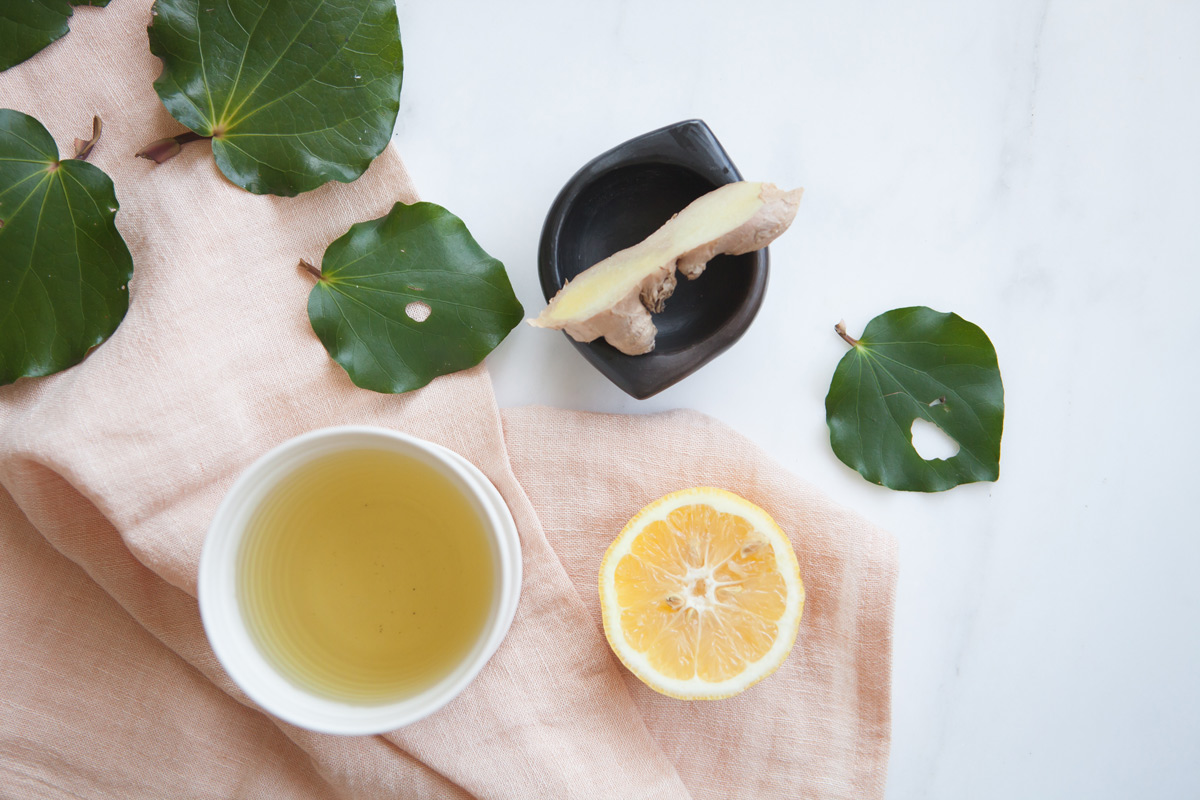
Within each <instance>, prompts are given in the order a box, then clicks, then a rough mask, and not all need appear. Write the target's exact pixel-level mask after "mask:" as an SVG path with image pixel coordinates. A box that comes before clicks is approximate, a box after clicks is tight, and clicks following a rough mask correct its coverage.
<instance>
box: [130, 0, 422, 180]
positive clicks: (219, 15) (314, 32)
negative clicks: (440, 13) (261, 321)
mask: <svg viewBox="0 0 1200 800" xmlns="http://www.w3.org/2000/svg"><path fill="white" fill-rule="evenodd" d="M153 14H154V20H153V22H152V24H151V25H150V51H151V52H152V53H154V55H156V56H158V57H159V58H161V59H162V62H163V71H162V75H161V76H159V78H158V80H157V81H155V82H154V88H155V89H156V90H157V91H158V96H159V97H160V98H161V99H162V102H163V105H165V106H166V107H167V110H168V111H170V112H171V115H172V116H174V117H175V119H177V120H179V121H180V122H182V123H183V124H184V125H186V126H187V127H189V128H191V129H192V130H193V131H195V132H196V133H198V134H200V135H201V136H211V137H212V140H213V141H212V148H213V155H214V156H216V159H217V166H219V167H220V168H221V171H222V172H223V173H225V176H226V177H228V178H229V180H231V181H233V182H234V183H236V184H237V185H238V186H241V187H242V188H243V189H248V190H249V191H251V192H254V193H255V194H278V195H285V196H289V197H290V196H292V195H295V194H298V193H300V192H306V191H308V190H310V189H315V188H317V187H318V186H320V185H321V184H323V183H325V182H327V181H330V180H337V181H342V182H347V183H348V182H350V181H352V180H354V179H355V178H357V177H358V176H360V175H362V174H363V172H364V171H366V169H367V167H368V166H370V164H371V161H373V160H374V159H375V157H376V156H378V155H379V154H380V153H382V152H383V149H384V147H386V146H387V143H388V140H389V139H390V138H391V135H392V129H393V128H394V127H395V124H396V114H397V112H398V111H399V109H400V80H401V76H402V74H403V72H404V64H403V54H402V52H401V49H400V26H399V22H398V21H397V17H396V4H395V0H305V1H304V2H300V0H157V2H155V4H154V11H153Z"/></svg>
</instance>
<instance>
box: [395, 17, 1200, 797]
mask: <svg viewBox="0 0 1200 800" xmlns="http://www.w3.org/2000/svg"><path fill="white" fill-rule="evenodd" d="M735 6H736V7H737V8H738V10H736V11H735V10H734V8H735ZM400 19H401V27H402V32H403V38H404V44H405V54H406V62H407V69H406V74H405V88H404V97H403V102H402V107H403V110H402V111H401V117H400V122H399V126H398V130H397V136H396V140H397V143H398V145H399V147H400V150H401V153H402V154H403V156H404V158H405V159H406V161H407V163H408V166H409V169H410V170H411V172H412V174H413V176H414V178H415V180H416V182H417V185H418V187H419V189H420V191H421V193H422V194H423V196H424V197H425V198H426V199H429V200H434V201H436V202H438V203H441V204H443V205H446V206H448V207H450V208H451V209H453V210H454V211H455V212H456V213H458V214H459V215H461V216H462V217H463V218H464V219H465V220H466V222H467V224H468V225H469V226H470V227H471V229H472V231H473V232H474V234H475V235H476V237H477V238H478V239H479V241H480V242H481V243H482V244H483V245H484V246H485V247H486V248H487V249H488V250H489V251H491V252H492V253H493V254H495V255H496V256H498V257H499V258H501V259H502V260H503V261H504V262H505V263H506V264H507V265H508V269H509V273H510V275H511V276H512V279H513V283H514V285H515V286H516V289H517V293H518V295H519V296H520V298H521V300H522V302H523V303H524V304H525V306H526V309H527V310H531V311H532V310H536V309H537V308H538V307H539V306H540V303H541V300H542V298H541V294H540V292H539V290H538V285H537V281H536V275H535V269H536V260H535V259H536V248H537V243H538V237H539V234H540V231H541V225H542V220H543V217H544V215H545V213H546V210H547V209H548V207H549V205H550V203H551V201H552V200H553V198H554V196H555V194H556V193H557V191H558V189H559V188H560V186H561V185H562V184H563V182H564V181H565V180H566V179H567V178H569V177H570V176H571V174H572V173H573V172H574V171H575V170H576V169H577V168H578V167H580V166H581V165H582V164H583V163H584V162H586V161H587V160H588V159H590V158H591V157H592V156H594V155H596V154H598V153H600V152H601V151H603V150H605V149H607V148H609V147H611V146H613V145H615V144H618V143H619V142H622V141H624V140H625V139H627V138H630V137H632V136H635V135H637V134H639V133H643V132H645V131H647V130H650V129H653V128H656V127H659V126H661V125H664V124H668V123H671V122H675V121H678V120H681V119H686V118H690V117H700V118H703V119H704V120H706V121H707V122H708V123H709V124H710V125H711V126H712V128H713V130H714V131H715V132H716V134H717V136H718V137H719V138H720V139H721V141H722V142H723V143H724V145H725V147H726V149H727V150H728V151H729V152H730V154H731V155H732V156H733V158H734V160H735V161H736V162H737V164H738V165H739V167H740V168H741V170H742V172H743V173H744V174H745V175H746V176H747V177H748V178H751V179H763V180H772V181H774V182H776V183H779V184H781V185H785V186H795V185H803V186H805V187H806V188H807V193H806V195H805V198H804V202H803V204H802V208H801V212H800V215H799V217H798V218H797V222H796V224H795V226H794V228H793V229H792V230H791V231H790V232H789V233H788V234H787V235H785V236H784V238H782V239H781V240H780V241H779V242H777V243H776V244H775V245H772V269H773V272H772V276H771V286H770V291H769V294H768V297H767V300H766V303H765V304H764V306H763V308H762V311H761V313H760V314H759V316H758V319H757V321H756V322H755V324H754V326H753V328H752V329H751V331H750V332H749V333H748V334H747V335H746V337H745V338H743V339H742V340H741V342H740V343H739V344H738V345H736V346H735V347H734V348H733V349H732V350H730V351H729V352H727V353H726V354H725V355H724V356H722V357H721V358H719V359H717V360H716V361H715V362H713V363H712V364H710V365H709V366H707V367H706V368H705V369H703V370H702V371H701V372H699V373H697V374H696V375H694V376H692V377H691V378H689V379H687V380H685V381H684V382H683V383H681V384H679V385H677V386H675V387H674V388H672V389H670V390H668V391H666V392H664V393H663V394H661V395H659V396H657V397H654V398H652V399H650V400H648V401H643V402H637V401H634V400H632V399H630V398H628V397H626V396H625V395H624V394H622V393H621V392H619V391H618V390H617V389H615V388H614V387H613V386H611V385H610V384H609V383H608V382H607V381H606V380H605V379H604V378H603V377H601V376H600V375H599V373H597V372H595V371H594V370H593V369H592V368H591V367H590V366H588V365H587V364H586V363H585V362H584V361H583V360H582V359H581V358H580V357H579V356H578V355H577V354H576V353H575V352H574V351H573V349H572V348H571V347H570V346H569V345H568V343H567V342H566V341H565V340H564V339H563V338H562V337H561V336H560V335H558V334H552V333H549V332H545V331H536V330H533V329H529V328H526V327H521V328H519V329H518V330H517V331H516V332H515V334H514V335H513V336H512V337H510V339H509V340H508V341H507V342H506V343H505V344H504V345H503V346H502V347H501V348H500V350H499V351H497V352H496V353H495V354H494V355H493V356H492V357H491V359H490V361H489V363H490V366H491V371H492V374H493V376H494V379H495V383H496V389H497V393H498V396H499V399H500V402H501V404H502V405H520V404H525V403H545V404H551V405H557V406H564V407H570V408H584V409H593V410H602V411H616V412H633V413H640V412H648V411H656V410H660V409H667V408H673V407H677V406H690V407H692V408H697V409H700V410H702V411H705V412H707V413H709V414H712V415H713V416H716V417H718V418H720V419H722V420H724V421H725V422H727V423H728V424H730V425H732V426H733V427H735V428H737V429H738V430H740V431H742V432H743V433H745V434H746V435H748V436H750V437H751V438H753V439H754V440H756V441H757V442H759V443H760V444H761V445H762V446H763V447H765V448H766V449H767V450H769V451H770V452H771V453H772V454H774V456H775V457H777V458H778V459H779V461H781V462H782V463H783V464H785V465H786V466H787V467H788V468H790V469H792V470H793V471H795V472H796V473H797V474H799V475H801V476H803V477H804V478H806V479H807V480H809V481H811V482H812V483H814V484H816V485H818V486H820V487H821V488H823V489H824V490H825V491H827V492H828V493H829V494H830V495H832V496H833V497H835V498H837V499H838V500H840V501H841V502H843V503H845V504H848V505H850V506H852V507H854V508H856V509H858V510H860V511H861V512H862V513H863V514H865V515H867V516H869V517H870V518H872V519H874V520H875V521H877V522H878V523H879V524H881V525H883V526H885V527H887V528H889V529H890V530H892V531H894V532H895V534H896V536H897V537H898V539H899V541H900V553H901V578H900V586H899V595H898V605H897V612H896V628H895V661H894V722H893V748H892V760H891V769H890V774H889V782H888V786H889V789H888V796H889V798H955V799H958V798H998V799H999V798H1006V799H1007V798H1014V797H1019V798H1089V800H1102V799H1103V798H1130V797H1139V798H1182V797H1191V796H1196V792H1197V791H1200V789H1198V788H1197V787H1200V619H1198V617H1200V613H1198V612H1200V579H1198V577H1197V568H1198V567H1200V525H1197V523H1196V521H1195V515H1194V513H1193V512H1192V507H1193V498H1195V496H1196V494H1197V489H1196V477H1197V469H1196V462H1197V453H1198V451H1200V434H1198V430H1200V424H1198V422H1197V413H1196V411H1195V410H1194V408H1195V402H1196V398H1197V394H1198V391H1197V390H1200V380H1198V379H1197V372H1196V370H1197V367H1198V366H1200V359H1198V358H1197V356H1196V353H1195V349H1194V348H1195V345H1196V343H1197V342H1198V341H1200V315H1198V313H1197V311H1196V303H1197V298H1198V297H1200V279H1198V278H1197V268H1198V266H1200V194H1198V193H1200V104H1198V101H1200V46H1198V42H1200V3H1196V2H1191V1H1190V0H1178V1H1177V2H1168V1H1167V0H1146V1H1145V2H1135V1H1134V0H1126V2H1115V0H1068V1H1067V2H1062V0H1055V2H1047V0H987V1H986V2H974V3H962V2H953V1H952V0H941V1H937V0H919V1H917V2H906V3H881V2H865V0H847V1H846V2H839V3H832V2H827V3H815V2H791V1H789V0H772V1H770V2H753V3H739V4H734V3H719V2H701V1H699V0H691V1H690V2H653V3H632V2H621V3H615V2H613V3H609V2H595V3H588V4H583V3H577V4H568V3H560V2H552V0H540V1H539V2H522V3H485V2H469V1H468V0H439V2H436V3H415V2H408V0H401V2H400ZM917 304H921V305H929V306H932V307H934V308H937V309H940V310H953V311H956V312H958V313H959V314H961V315H963V316H965V317H966V318H967V319H970V320H972V321H974V322H976V323H978V324H979V325H980V326H982V327H983V328H984V329H985V330H986V331H987V332H988V333H989V334H990V336H991V338H992V340H993V341H994V342H995V344H996V348H997V351H998V353H999V357H1000V364H1001V368H1002V370H1003V375H1004V383H1005V388H1006V401H1007V402H1006V408H1007V415H1006V416H1007V419H1006V420H1005V422H1006V424H1005V435H1004V443H1003V458H1002V461H1001V478H1000V481H999V482H998V483H995V484H986V485H974V486H967V487H960V488H958V489H955V490H952V491H950V492H948V493H944V494H941V495H935V496H922V495H911V494H902V493H895V492H891V491H888V490H885V489H881V488H879V487H875V486H872V485H870V484H868V483H866V482H865V481H864V480H862V479H861V478H860V477H859V476H858V475H857V474H856V473H854V472H852V471H850V470H849V469H847V468H846V467H844V466H842V464H841V463H840V462H838V461H837V460H836V458H835V457H834V456H833V454H832V452H831V450H830V448H829V444H828V435H827V431H826V427H825V420H824V396H825V392H826V390H827V389H828V385H829V379H830V376H831V375H832V373H833V368H834V366H835V364H836V363H837V360H838V359H839V358H840V357H841V355H842V353H843V352H844V350H845V347H844V345H843V343H842V342H841V340H840V339H838V337H837V336H836V335H835V334H834V332H833V324H834V323H835V322H837V321H838V320H839V319H841V318H843V317H844V318H845V319H846V321H847V323H848V326H849V328H850V330H851V332H857V331H861V330H862V327H863V326H864V325H865V324H866V322H867V321H868V320H869V319H870V318H871V317H873V316H874V315H876V314H878V313H881V312H883V311H886V310H888V309H891V308H896V307H901V306H906V305H917Z"/></svg>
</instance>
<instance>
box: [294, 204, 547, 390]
mask: <svg viewBox="0 0 1200 800" xmlns="http://www.w3.org/2000/svg"><path fill="white" fill-rule="evenodd" d="M422 304H423V305H424V308H422V307H421V305H422ZM426 310H427V311H428V312H429V315H428V318H427V319H425V320H424V321H422V322H418V321H417V319H420V318H421V317H422V316H424V311H426ZM523 313H524V311H523V309H522V308H521V303H520V302H518V300H517V298H516V295H514V294H513V290H512V285H511V284H510V283H509V282H508V274H507V273H506V272H505V271H504V265H503V264H501V263H500V262H499V261H497V260H496V259H494V258H492V257H491V256H489V255H488V254H487V253H486V252H484V250H483V248H481V247H480V246H479V245H478V244H477V243H476V242H475V240H474V239H473V238H472V237H471V234H470V233H468V232H467V227H466V225H464V224H463V222H462V220H460V219H459V218H458V217H456V216H454V215H453V214H451V213H450V212H449V211H447V210H446V209H444V208H442V207H441V206H437V205H434V204H433V203H417V204H415V205H411V206H406V205H404V204H403V203H397V204H396V205H395V206H393V207H392V210H391V211H390V212H389V213H388V215H387V216H385V217H380V218H379V219H376V220H372V221H370V222H360V223H358V224H357V225H352V226H350V230H349V231H348V232H347V233H346V235H344V236H342V237H341V238H340V239H338V240H337V241H335V242H334V243H333V244H331V245H329V248H328V249H327V250H326V251H325V258H324V260H323V261H322V262H321V279H320V280H319V281H318V282H317V285H316V286H314V287H313V290H312V293H311V294H310V295H309V296H308V318H309V321H310V322H312V327H313V330H314V331H315V332H316V334H317V336H318V337H319V338H320V340H321V342H322V344H324V345H325V349H326V350H328V351H329V355H331V356H332V357H333V360H334V361H336V362H337V363H339V364H341V365H342V367H343V368H344V369H345V370H346V372H347V373H349V375H350V380H352V381H354V383H355V384H357V385H358V386H362V387H363V388H366V389H373V390H374V391H376V392H407V391H411V390H412V389H418V388H420V387H422V386H424V385H425V384H427V383H429V382H430V381H431V380H433V379H434V378H436V377H437V376H438V375H445V374H447V373H450V372H456V371H458V370H460V369H466V368H467V367H473V366H475V365H476V364H478V363H479V362H480V361H482V360H483V358H484V356H486V355H487V354H488V353H490V352H491V351H492V350H493V349H495V347H496V345H498V344H500V342H501V341H502V340H503V339H504V337H505V336H507V335H508V332H509V331H511V330H512V329H513V326H514V325H516V324H517V323H518V322H520V321H521V316H522V314H523ZM414 316H415V317H416V318H417V319H414Z"/></svg>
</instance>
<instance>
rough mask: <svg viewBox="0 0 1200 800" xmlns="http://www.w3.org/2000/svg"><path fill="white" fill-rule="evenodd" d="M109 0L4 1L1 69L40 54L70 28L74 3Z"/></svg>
mask: <svg viewBox="0 0 1200 800" xmlns="http://www.w3.org/2000/svg"><path fill="white" fill-rule="evenodd" d="M106 5H108V0H3V2H0V72H3V71H4V70H6V69H8V68H9V67H12V66H16V65H17V64H20V63H21V62H22V61H25V60H26V59H28V58H30V57H31V56H33V55H36V54H37V53H38V52H40V51H41V50H42V49H43V48H45V47H46V46H47V45H49V44H50V43H52V42H54V41H56V40H58V39H61V38H62V37H64V36H66V35H67V31H68V30H70V29H69V28H68V26H67V23H68V21H69V20H70V19H71V12H72V8H71V6H106Z"/></svg>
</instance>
